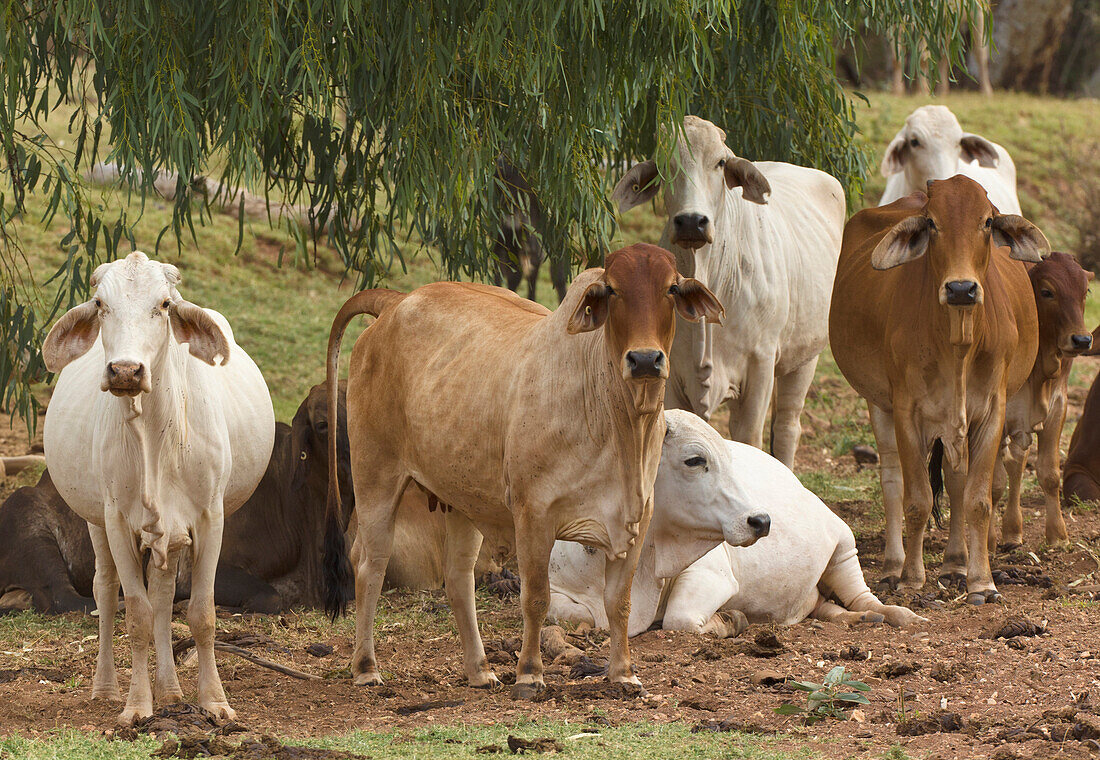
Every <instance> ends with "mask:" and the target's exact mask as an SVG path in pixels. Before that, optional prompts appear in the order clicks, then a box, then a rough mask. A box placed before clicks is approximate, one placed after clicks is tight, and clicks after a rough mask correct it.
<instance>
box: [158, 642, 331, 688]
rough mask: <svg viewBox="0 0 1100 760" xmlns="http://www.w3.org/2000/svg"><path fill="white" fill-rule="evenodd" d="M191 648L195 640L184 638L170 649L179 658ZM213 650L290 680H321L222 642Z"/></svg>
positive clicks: (310, 674)
mask: <svg viewBox="0 0 1100 760" xmlns="http://www.w3.org/2000/svg"><path fill="white" fill-rule="evenodd" d="M193 646H195V639H194V638H186V639H183V640H182V641H178V642H176V644H175V645H174V646H173V647H172V649H173V651H174V653H175V656H176V657H177V658H179V657H180V656H181V655H182V654H183V653H184V652H186V651H187V650H188V649H190V648H191V647H193ZM214 648H215V649H217V650H219V651H221V652H229V654H235V655H237V656H238V657H241V658H244V659H246V660H248V661H249V662H251V663H253V664H254V665H259V666H260V667H262V668H268V669H269V670H274V671H275V672H277V673H282V674H283V675H287V676H290V677H292V678H300V679H302V680H303V681H321V680H323V679H322V678H321V676H315V675H313V674H312V673H304V672H302V671H301V670H295V669H294V668H290V667H287V666H286V665H280V664H279V663H277V662H272V661H271V660H268V659H265V658H263V657H260V656H259V655H255V654H252V652H249V651H248V650H247V649H242V648H241V647H238V646H234V645H233V644H227V643H226V642H224V641H215V642H214Z"/></svg>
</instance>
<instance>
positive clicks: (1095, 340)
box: [1081, 325, 1100, 356]
mask: <svg viewBox="0 0 1100 760" xmlns="http://www.w3.org/2000/svg"><path fill="white" fill-rule="evenodd" d="M1098 354H1100V325H1097V326H1096V329H1095V330H1093V331H1092V348H1090V349H1089V350H1088V351H1086V352H1085V353H1083V354H1081V356H1097V355H1098Z"/></svg>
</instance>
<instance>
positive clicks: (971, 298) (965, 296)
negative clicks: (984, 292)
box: [944, 280, 978, 306]
mask: <svg viewBox="0 0 1100 760" xmlns="http://www.w3.org/2000/svg"><path fill="white" fill-rule="evenodd" d="M944 288H946V289H947V303H949V304H951V305H952V306H972V305H974V304H975V303H977V301H978V283H976V282H974V281H972V280H952V281H951V282H949V283H947V284H946V285H944Z"/></svg>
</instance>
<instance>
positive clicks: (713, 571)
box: [661, 551, 749, 638]
mask: <svg viewBox="0 0 1100 760" xmlns="http://www.w3.org/2000/svg"><path fill="white" fill-rule="evenodd" d="M718 555H720V556H718ZM709 558H710V555H709V553H708V554H705V555H703V557H702V558H701V559H699V560H697V561H696V562H694V563H693V564H691V565H689V566H688V568H687V569H686V570H684V571H683V572H682V573H680V574H679V575H677V576H676V578H675V579H673V581H672V588H671V590H670V591H669V594H668V602H667V603H666V604H665V615H664V623H663V625H662V626H661V627H662V628H664V629H665V630H666V631H693V632H695V633H703V634H712V635H714V636H717V637H718V638H727V637H731V636H736V635H738V634H739V633H741V631H743V630H745V628H746V627H747V626H748V623H749V621H748V619H747V618H746V617H745V613H743V612H741V611H740V610H737V609H733V608H725V604H726V602H728V601H729V600H730V598H732V597H733V595H734V594H736V593H737V590H738V588H739V585H738V583H737V579H736V578H734V577H733V569H732V568H731V567H730V565H729V560H728V557H727V555H726V553H725V552H724V551H723V552H717V553H716V558H718V559H722V560H723V561H722V562H714V561H709Z"/></svg>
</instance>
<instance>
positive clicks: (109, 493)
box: [42, 251, 275, 724]
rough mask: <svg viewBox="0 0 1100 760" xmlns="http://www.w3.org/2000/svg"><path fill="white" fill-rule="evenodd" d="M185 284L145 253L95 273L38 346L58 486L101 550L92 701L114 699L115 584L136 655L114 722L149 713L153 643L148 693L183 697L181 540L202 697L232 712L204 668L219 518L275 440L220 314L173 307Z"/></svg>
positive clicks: (253, 478)
mask: <svg viewBox="0 0 1100 760" xmlns="http://www.w3.org/2000/svg"><path fill="white" fill-rule="evenodd" d="M179 282H180V273H179V270H177V269H176V268H175V267H174V266H172V265H170V264H162V263H159V262H156V261H150V260H149V258H148V257H147V256H146V255H145V254H144V253H141V252H140V251H135V252H133V253H131V254H130V255H129V256H127V257H126V259H124V260H120V261H115V262H111V263H108V264H103V265H101V266H100V267H99V268H98V269H96V270H95V273H94V274H93V275H92V280H91V286H92V290H93V292H94V295H93V297H92V299H91V300H89V301H87V302H86V303H83V304H81V305H80V306H77V307H75V308H73V309H72V310H70V311H69V312H68V313H67V314H65V315H64V316H63V317H61V319H60V320H58V322H57V324H55V325H54V326H53V329H52V330H50V333H49V335H48V336H47V337H46V342H45V344H44V345H43V347H42V355H43V358H44V359H45V363H46V367H47V368H48V369H49V370H50V371H51V372H60V376H59V377H58V380H57V387H56V388H55V390H54V394H53V398H52V399H51V401H50V405H49V408H48V410H47V412H46V424H45V430H44V439H45V440H44V443H45V449H46V463H47V466H48V467H49V471H50V475H51V476H52V478H53V482H54V484H55V485H56V486H57V490H58V492H59V493H60V494H61V496H62V497H63V498H64V499H65V501H66V503H68V505H69V506H70V507H71V508H72V509H73V511H75V512H76V513H77V514H79V515H80V516H81V517H83V518H84V519H85V520H87V521H88V524H89V531H90V533H91V537H92V544H93V546H94V548H95V555H96V568H95V581H94V585H93V591H94V595H95V601H96V606H97V607H98V609H99V654H98V657H97V658H96V670H95V679H94V681H93V684H92V696H93V698H95V697H104V698H107V699H120V698H121V696H120V692H119V688H118V678H117V676H116V674H115V664H114V655H113V651H112V640H111V639H112V634H113V632H114V617H115V612H116V610H117V608H118V586H119V581H120V580H121V582H122V590H123V593H124V595H125V599H126V629H127V632H128V633H129V635H130V644H131V647H132V652H133V666H132V674H131V680H130V692H129V696H128V698H127V700H126V706H125V708H124V709H123V711H122V713H121V715H119V720H120V721H121V722H122V723H126V724H128V723H132V722H133V721H135V720H137V719H139V718H142V717H145V716H148V715H151V714H152V711H153V694H152V692H151V690H150V685H149V642H150V639H152V640H153V641H154V644H155V650H156V662H157V667H156V696H157V699H158V700H161V701H172V700H177V699H179V698H181V697H182V694H183V692H182V691H181V689H180V685H179V679H178V678H177V676H176V669H175V665H174V663H173V659H172V628H171V624H172V597H173V594H174V591H175V580H176V567H177V564H178V562H179V558H180V552H181V550H183V549H184V548H185V547H187V546H191V552H192V557H191V559H192V578H191V602H190V606H189V608H188V613H187V619H188V623H189V625H190V627H191V634H192V635H193V636H194V638H195V645H196V649H197V650H198V655H199V660H198V697H199V704H200V705H201V706H202V707H203V708H205V709H207V710H209V711H210V712H212V713H213V714H214V715H216V716H218V717H219V718H222V719H229V718H232V717H233V716H234V712H233V710H232V709H231V708H230V707H229V704H228V703H227V702H226V698H225V692H224V690H223V689H222V684H221V680H220V679H219V678H218V671H217V667H216V665H215V663H214V571H215V567H216V566H217V564H218V554H219V552H220V550H221V541H222V522H223V520H224V518H225V516H227V515H229V514H231V513H232V512H233V511H234V510H236V509H237V508H238V507H239V506H240V505H241V504H243V503H244V502H245V500H246V499H247V498H248V497H249V496H250V495H251V494H252V491H253V490H254V489H255V488H256V485H257V484H258V483H259V482H260V478H261V477H262V476H263V474H264V469H265V468H266V467H267V463H268V460H269V459H270V457H271V448H272V442H273V440H274V435H275V417H274V412H273V410H272V407H271V398H270V396H269V395H268V391H267V385H266V383H265V382H264V379H263V376H262V375H261V374H260V370H259V369H258V368H257V367H256V365H255V363H254V362H253V361H252V359H250V358H249V356H248V354H246V353H245V352H244V351H243V350H242V349H241V348H240V347H239V346H237V344H236V343H235V342H234V340H233V332H232V330H231V329H230V327H229V323H228V322H227V321H226V320H225V317H223V316H222V315H221V314H218V313H217V312H215V311H212V310H209V309H202V308H199V307H198V306H196V305H194V304H193V303H190V302H188V301H185V300H183V299H182V298H181V297H180V294H179V292H178V291H177V290H176V286H177V285H178V284H179ZM173 338H174V339H173ZM146 550H149V551H150V552H151V557H150V558H149V561H148V566H147V567H146V568H145V572H147V574H148V580H147V581H146V579H145V576H144V574H143V562H144V558H143V555H144V553H145V551H146Z"/></svg>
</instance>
